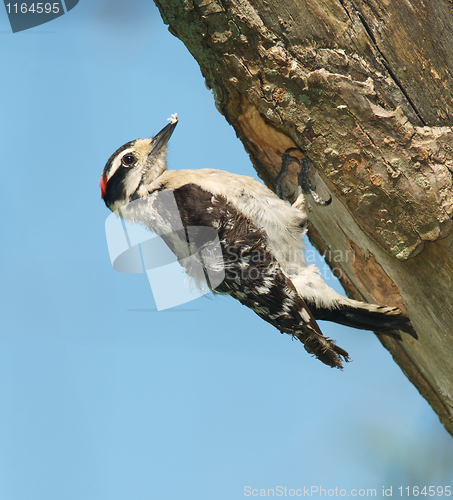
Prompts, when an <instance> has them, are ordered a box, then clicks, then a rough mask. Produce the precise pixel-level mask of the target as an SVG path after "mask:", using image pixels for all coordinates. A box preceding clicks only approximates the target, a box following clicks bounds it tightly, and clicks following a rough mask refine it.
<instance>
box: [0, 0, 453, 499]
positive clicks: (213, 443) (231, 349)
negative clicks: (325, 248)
mask: <svg viewBox="0 0 453 500" xmlns="http://www.w3.org/2000/svg"><path fill="white" fill-rule="evenodd" d="M0 57H1V61H2V68H3V71H2V77H1V79H0V89H1V92H0V102H1V104H0V110H1V115H0V116H1V120H0V141H1V146H2V161H1V180H2V194H3V198H2V205H3V217H2V224H1V228H2V240H1V241H2V245H1V246H0V261H1V269H2V271H1V289H0V294H1V297H0V299H1V300H0V304H1V305H0V307H1V314H0V324H1V327H0V498H1V499H2V500H3V499H5V500H41V499H42V500H44V499H45V500H54V499H55V500H57V499H58V500H62V499H65V500H73V499H74V500H75V499H77V500H79V499H82V498H83V499H84V500H91V499H93V500H117V499H118V500H119V499H134V500H135V499H137V500H145V499H146V500H149V499H159V500H164V499H197V500H205V499H206V500H213V499H215V500H235V499H241V498H248V497H247V496H246V495H245V492H246V491H245V490H244V488H245V487H247V486H249V487H250V488H251V489H257V490H258V491H259V490H260V489H268V488H277V487H278V486H281V487H282V488H285V487H286V488H287V491H289V490H290V489H294V490H296V489H297V488H303V487H304V486H305V487H311V486H318V487H322V488H325V489H328V488H338V489H341V488H344V489H345V491H346V492H347V493H350V492H351V490H352V489H360V488H365V489H366V488H376V489H377V493H378V495H377V496H378V498H380V497H381V494H382V487H383V486H385V487H386V488H389V487H390V486H393V493H394V495H395V496H396V492H397V490H396V489H397V488H398V487H399V486H404V487H405V486H412V485H414V484H416V485H419V486H423V485H428V486H429V485H435V486H445V485H451V484H452V483H453V481H452V479H453V474H452V466H453V449H452V445H451V439H450V437H449V435H448V434H447V433H446V432H445V430H444V429H443V427H442V426H441V425H440V424H439V421H438V419H437V417H436V415H435V414H434V413H433V411H432V410H431V409H430V407H429V406H428V404H427V403H426V402H425V401H424V400H423V399H422V398H421V396H420V395H419V394H418V393H417V391H416V389H415V388H414V387H413V386H412V385H411V384H410V383H409V382H408V380H407V379H406V378H405V377H404V375H403V374H402V373H401V371H400V369H399V368H398V367H397V366H396V365H395V364H394V363H393V361H392V359H391V356H390V354H389V353H388V352H387V351H386V350H385V349H384V348H383V347H382V346H381V345H380V343H379V341H378V340H377V339H376V337H375V336H374V335H373V334H372V333H368V332H362V331H357V330H351V329H347V328H344V327H339V326H337V325H332V324H328V323H323V324H322V325H321V327H322V329H323V331H324V333H325V334H326V335H328V336H329V337H331V338H334V339H336V340H337V341H338V344H339V345H340V346H341V347H343V348H345V349H346V350H348V351H349V353H350V355H351V357H352V359H353V362H352V363H350V364H349V365H347V366H346V368H345V370H344V371H343V372H340V371H338V370H332V369H330V368H328V367H326V366H324V365H323V364H321V363H320V362H319V361H317V360H316V359H313V358H311V357H310V356H309V355H308V354H307V353H306V352H305V350H304V349H303V346H302V345H301V344H299V343H298V342H294V341H291V338H290V337H289V336H286V335H280V334H279V332H277V331H276V330H275V329H274V328H272V327H271V326H270V325H268V324H267V323H265V322H264V321H262V320H261V319H260V318H258V317H257V316H256V315H255V314H254V313H253V312H252V311H250V310H248V309H246V308H245V307H243V306H241V305H240V304H239V303H238V302H236V301H234V300H233V299H230V298H225V297H220V298H213V297H210V298H209V297H201V298H199V299H197V300H195V301H193V302H190V303H188V304H185V305H183V306H180V307H177V308H175V309H169V310H166V311H161V312H156V311H155V304H154V300H153V296H152V293H151V289H150V287H149V283H148V281H147V279H146V276H145V275H139V274H137V275H132V274H121V273H118V272H116V271H114V270H113V269H112V267H111V264H110V260H109V256H108V251H107V245H106V238H105V230H104V223H105V219H106V218H107V216H108V215H109V211H108V210H107V208H106V207H105V206H104V204H103V202H102V201H101V199H100V192H99V177H100V174H101V172H102V169H103V167H104V165H105V162H106V161H107V159H108V157H109V156H110V155H111V154H112V152H113V151H115V150H116V149H117V148H118V147H119V146H120V145H122V144H123V143H125V142H127V141H129V140H132V139H135V138H137V137H148V136H151V135H153V134H155V133H156V132H158V131H159V130H160V129H161V128H162V127H163V126H164V125H165V124H166V119H167V118H168V117H169V116H170V114H172V113H175V112H177V113H178V116H179V118H180V123H179V124H178V127H177V129H176V131H175V133H174V135H173V137H172V139H171V141H170V147H169V163H170V166H171V168H175V169H178V168H198V167H214V168H219V169H223V170H229V171H231V172H236V173H243V174H246V175H252V176H255V177H256V175H255V172H254V170H253V168H252V166H251V163H250V160H249V158H248V156H247V154H246V153H245V151H244V149H243V147H242V144H241V143H240V141H239V140H238V139H237V138H236V136H235V133H234V131H233V129H232V128H231V127H230V126H229V125H228V124H227V123H226V121H225V120H224V118H223V117H222V116H221V115H220V114H219V113H218V111H217V110H216V109H215V106H214V99H213V96H212V94H211V92H210V91H208V90H207V89H206V87H205V85H204V81H203V78H202V76H201V74H200V71H199V69H198V66H197V64H196V62H195V61H194V60H193V58H192V57H191V55H190V54H189V52H188V51H187V50H186V49H185V47H184V45H183V44H182V43H181V42H180V41H179V40H177V39H176V38H174V37H173V36H172V35H170V34H169V33H168V31H167V29H166V26H165V25H164V24H163V22H162V20H161V18H160V16H159V13H158V11H157V9H156V8H155V7H154V5H153V4H152V3H151V2H145V1H138V0H135V1H129V2H125V1H123V2H121V1H117V0H112V1H99V0H98V1H91V2H88V1H86V0H81V1H80V3H79V5H77V6H76V7H75V8H74V9H73V10H72V11H70V12H69V13H68V14H66V15H64V16H62V17H60V18H58V19H56V20H54V21H52V22H50V23H48V24H45V25H42V26H39V27H37V28H34V29H31V30H28V31H25V32H22V33H17V34H12V33H11V30H10V27H9V24H8V19H7V16H6V11H5V10H4V9H3V8H0ZM310 255H313V254H312V253H311V254H310ZM318 263H319V266H320V267H321V268H323V266H324V264H323V261H322V260H321V259H319V262H318ZM328 280H329V284H331V285H332V286H335V287H338V286H339V285H338V284H336V283H335V280H334V278H333V277H332V276H330V275H328ZM337 289H339V288H337Z"/></svg>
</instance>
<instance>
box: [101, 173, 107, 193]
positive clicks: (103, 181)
mask: <svg viewBox="0 0 453 500" xmlns="http://www.w3.org/2000/svg"><path fill="white" fill-rule="evenodd" d="M99 187H100V188H101V198H102V199H104V196H105V190H106V189H107V177H106V176H105V175H104V174H102V175H101V180H100V181H99Z"/></svg>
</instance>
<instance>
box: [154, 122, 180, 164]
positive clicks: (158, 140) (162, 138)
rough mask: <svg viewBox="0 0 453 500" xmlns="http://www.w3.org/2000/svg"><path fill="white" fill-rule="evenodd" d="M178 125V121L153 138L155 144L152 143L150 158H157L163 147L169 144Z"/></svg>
mask: <svg viewBox="0 0 453 500" xmlns="http://www.w3.org/2000/svg"><path fill="white" fill-rule="evenodd" d="M177 124H178V120H177V119H176V120H175V121H174V122H172V123H169V124H168V125H166V126H165V127H164V128H163V129H162V130H161V131H160V132H159V133H158V134H156V135H155V136H154V137H153V142H152V143H151V151H150V152H149V154H148V156H156V155H157V153H159V151H160V150H161V149H162V147H163V146H165V144H167V142H168V140H169V139H170V137H171V134H173V130H175V127H176V125H177Z"/></svg>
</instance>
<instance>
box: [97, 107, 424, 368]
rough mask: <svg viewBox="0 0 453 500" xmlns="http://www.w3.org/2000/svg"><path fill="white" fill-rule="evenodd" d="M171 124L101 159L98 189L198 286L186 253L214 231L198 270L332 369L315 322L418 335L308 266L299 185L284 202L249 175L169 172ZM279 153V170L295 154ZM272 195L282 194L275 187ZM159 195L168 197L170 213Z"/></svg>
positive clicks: (394, 312) (336, 357)
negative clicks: (212, 249)
mask: <svg viewBox="0 0 453 500" xmlns="http://www.w3.org/2000/svg"><path fill="white" fill-rule="evenodd" d="M168 121H169V123H168V124H167V125H166V126H165V127H164V128H163V129H162V130H161V131H160V132H158V133H157V134H156V135H155V136H154V137H151V138H145V139H136V140H133V141H130V142H127V143H125V144H124V145H123V146H121V147H120V148H118V149H117V150H116V151H115V152H114V153H113V154H112V155H111V156H110V158H109V159H108V161H107V163H106V165H105V167H104V170H103V172H102V175H101V179H100V188H101V197H102V199H103V201H104V202H105V204H106V206H107V207H108V208H109V209H110V210H111V211H112V212H115V211H118V213H119V215H120V216H121V217H122V218H123V219H125V220H128V221H129V222H131V223H136V224H140V225H142V226H144V227H145V228H146V229H149V230H150V231H152V232H154V233H156V234H158V235H160V236H161V238H162V239H163V240H164V242H165V244H166V245H167V246H168V247H169V248H170V250H171V251H172V252H173V253H174V254H175V255H176V257H177V259H178V261H179V263H180V264H181V265H182V266H183V268H184V270H185V273H186V274H187V275H188V276H189V277H191V278H193V279H194V280H195V282H197V281H199V280H200V276H199V274H198V275H197V272H198V273H199V271H197V270H195V269H194V268H193V266H191V265H190V262H192V261H191V260H190V259H187V257H188V256H189V255H191V254H192V253H194V252H196V251H198V250H200V249H201V248H205V249H206V248H209V245H211V246H212V243H213V239H214V237H213V236H212V235H213V234H215V235H217V236H218V241H219V243H220V247H221V252H220V254H219V252H217V253H216V254H215V256H213V258H212V259H205V262H204V263H203V265H204V276H211V277H212V276H213V273H214V274H215V273H216V272H217V273H218V272H220V270H221V271H222V272H223V274H222V277H223V280H218V281H221V282H220V284H217V283H215V284H216V285H217V286H215V287H214V286H212V287H211V289H212V291H213V292H214V293H216V294H224V295H230V296H231V297H233V298H235V299H237V300H238V301H239V302H241V303H242V304H243V305H245V306H247V307H248V308H250V309H251V310H253V311H254V312H255V313H256V314H257V315H258V316H260V317H261V318H262V319H263V320H265V321H267V322H268V323H270V324H271V325H273V326H274V327H275V328H277V329H278V330H279V331H280V332H281V333H286V334H289V335H291V336H292V337H293V338H296V339H298V340H300V341H301V342H302V343H303V344H304V347H305V350H306V351H307V352H308V353H310V354H312V355H314V356H316V357H317V358H318V359H319V360H320V361H321V362H322V363H324V364H326V365H328V366H330V367H335V368H340V369H341V368H343V362H348V361H349V354H348V352H347V351H345V350H344V349H342V348H341V347H339V346H338V345H337V344H336V342H335V341H334V340H332V339H330V338H328V337H326V336H324V335H323V333H322V332H321V329H320V327H319V325H318V323H317V320H328V321H332V322H336V323H339V324H343V325H346V326H350V327H353V328H358V329H366V330H373V331H375V332H376V333H380V334H387V335H392V336H394V337H396V338H399V339H401V336H400V333H399V331H403V332H406V333H408V334H409V335H411V336H413V337H414V338H417V334H416V332H415V330H414V329H413V327H412V325H411V323H410V320H409V318H408V316H407V315H405V314H404V313H403V312H402V311H401V310H400V309H399V308H397V307H386V306H382V305H377V304H369V303H365V302H360V301H356V300H352V299H349V298H346V297H343V296H342V295H340V294H339V293H337V292H336V291H335V290H333V289H332V288H331V287H329V286H328V285H327V284H326V283H325V282H324V280H323V279H322V277H321V275H320V273H319V271H318V269H317V268H316V266H315V265H314V264H311V265H307V264H306V263H305V261H304V255H303V241H302V238H303V236H304V235H305V234H306V232H307V223H308V219H307V214H306V211H305V201H304V192H302V190H301V189H300V192H299V195H298V197H297V200H296V201H295V202H294V203H293V205H291V204H290V203H289V202H287V201H285V200H284V199H282V198H281V197H279V196H277V195H276V194H275V193H274V192H273V191H271V190H270V189H269V188H267V187H266V186H265V185H264V184H262V183H261V182H259V181H258V180H255V179H253V178H251V177H248V176H244V175H238V174H232V173H229V172H226V171H222V170H216V169H211V168H200V169H182V170H169V169H167V159H166V157H167V147H168V141H169V139H170V137H171V135H172V134H173V132H174V130H175V127H176V125H177V123H178V118H177V115H176V114H174V115H172V116H171V118H169V119H168ZM285 154H286V157H284V158H283V160H284V161H283V162H282V165H283V166H284V167H285V169H286V168H287V165H288V162H290V161H293V160H294V157H289V156H288V151H287V152H285ZM304 169H305V171H306V166H305V168H304ZM304 169H303V170H304ZM301 184H302V183H301ZM311 187H313V186H311ZM277 191H278V192H280V193H281V192H282V189H281V187H279V188H278V189H277ZM303 191H305V192H306V189H304V190H303ZM164 194H170V195H171V199H172V200H173V206H176V209H175V210H173V209H171V207H170V208H169V205H168V203H167V202H166V201H165V200H166V199H168V197H166V196H164ZM329 201H330V200H329ZM329 201H327V202H324V203H323V204H327V203H329ZM174 202H176V205H175V203H174ZM175 211H177V212H178V213H177V214H175V213H174V212H175ZM181 221H182V227H181ZM188 228H191V229H192V233H193V232H194V228H195V236H193V237H192V238H191V240H190V242H188V239H187V234H186V231H187V229H188ZM197 228H198V232H197V231H196V229H197ZM203 228H205V229H209V230H206V231H203V230H202V229H203ZM205 255H206V252H205ZM219 255H220V256H219ZM206 271H208V272H207V273H206ZM208 285H209V280H208Z"/></svg>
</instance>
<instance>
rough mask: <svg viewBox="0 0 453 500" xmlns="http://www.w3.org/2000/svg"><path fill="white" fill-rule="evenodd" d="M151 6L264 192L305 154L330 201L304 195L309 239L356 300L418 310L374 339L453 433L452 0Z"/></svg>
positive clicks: (209, 0)
mask: <svg viewBox="0 0 453 500" xmlns="http://www.w3.org/2000/svg"><path fill="white" fill-rule="evenodd" d="M156 3H157V5H158V7H159V9H160V11H161V14H162V17H163V19H164V21H165V23H167V24H169V29H170V31H171V33H173V34H174V35H175V36H177V37H178V38H180V39H181V40H182V41H183V42H184V43H185V45H186V46H187V48H188V49H189V50H190V52H191V53H192V55H193V56H194V57H195V58H196V60H197V61H198V63H199V65H200V67H201V71H202V73H203V75H204V77H205V78H206V82H207V85H208V86H209V87H210V88H212V90H213V91H214V95H215V99H216V105H217V108H218V109H219V111H220V112H221V113H223V115H224V116H225V117H226V119H227V120H228V122H229V123H230V124H231V125H232V126H233V127H234V128H235V130H236V132H237V134H238V136H239V138H240V139H241V140H242V142H243V143H244V145H245V147H246V149H247V151H248V152H249V153H250V157H251V160H252V162H253V164H254V166H255V168H256V170H257V172H258V174H259V175H260V177H261V178H262V179H263V180H264V182H265V183H266V184H267V185H268V186H269V187H271V188H273V186H274V181H275V177H276V175H277V173H278V172H279V170H280V168H281V157H282V154H283V152H284V151H285V150H286V149H287V148H289V147H297V148H299V149H301V150H302V151H304V152H306V153H307V154H308V156H309V157H310V159H311V161H312V165H313V167H312V169H311V173H310V175H312V177H313V181H314V184H315V185H316V186H317V187H318V193H319V194H320V195H321V196H323V197H324V198H328V196H329V194H331V195H332V197H333V202H332V204H331V205H329V206H320V205H317V204H315V203H313V202H310V197H309V196H308V202H309V204H310V212H309V220H310V223H311V224H310V231H309V237H310V240H311V241H312V243H313V244H314V245H315V246H316V247H317V248H318V250H319V251H320V252H322V253H326V256H327V260H328V261H329V263H330V265H331V267H332V268H333V269H335V270H336V274H337V276H339V278H340V280H341V282H342V284H343V286H344V288H345V289H346V291H347V293H348V294H349V295H350V296H352V297H353V298H358V299H363V300H365V301H369V302H376V303H379V304H383V305H392V306H393V305H396V306H398V307H400V308H401V309H403V310H405V311H407V312H408V314H409V316H410V318H411V321H412V324H413V326H414V328H415V330H416V331H417V333H418V335H419V339H418V340H414V339H412V338H410V337H409V336H407V335H404V337H403V341H402V342H400V341H397V340H394V339H392V338H389V337H382V336H380V340H381V342H382V343H383V345H384V346H385V347H386V348H387V349H388V350H389V351H390V352H391V353H392V355H393V357H394V359H395V361H396V363H398V365H399V366H400V367H401V369H402V370H403V372H404V373H405V374H406V375H407V377H408V378H409V379H410V380H411V382H412V383H413V384H414V385H415V386H416V387H417V389H418V390H419V391H420V393H421V394H422V395H423V396H424V397H425V398H426V399H427V401H428V402H429V404H430V405H431V406H432V407H433V409H434V410H435V411H436V413H437V414H438V416H439V418H440V420H441V421H442V423H443V424H444V425H445V427H446V429H447V430H448V432H450V433H451V434H453V336H452V333H453V326H452V325H453V306H452V303H453V286H452V285H453V280H452V276H453V258H452V250H453V233H452V220H451V218H452V212H453V192H452V171H453V133H452V129H451V128H450V125H451V124H452V121H453V96H452V89H453V79H452V78H453V77H452V72H453V14H452V8H453V6H452V2H451V0H381V1H380V2H377V1H376V0H368V1H365V0H305V1H296V0H279V1H278V2H269V1H266V0H224V1H222V0H156ZM292 168H293V169H292V170H291V167H290V170H289V172H288V175H287V190H288V193H289V198H291V193H294V192H295V190H296V183H297V170H296V165H295V164H293V165H292Z"/></svg>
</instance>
